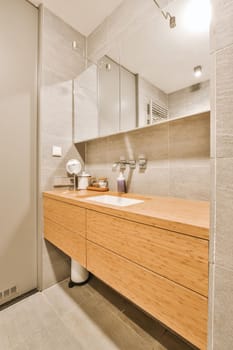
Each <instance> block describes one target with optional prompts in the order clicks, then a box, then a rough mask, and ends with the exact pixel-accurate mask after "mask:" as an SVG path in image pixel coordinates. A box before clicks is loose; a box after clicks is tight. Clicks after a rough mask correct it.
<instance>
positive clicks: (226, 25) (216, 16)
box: [210, 0, 233, 78]
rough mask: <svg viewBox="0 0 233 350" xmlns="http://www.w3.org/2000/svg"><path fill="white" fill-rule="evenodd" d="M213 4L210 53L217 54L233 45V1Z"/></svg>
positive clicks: (216, 0) (216, 1)
mask: <svg viewBox="0 0 233 350" xmlns="http://www.w3.org/2000/svg"><path fill="white" fill-rule="evenodd" d="M211 3H212V25H211V31H210V51H211V52H215V51H218V50H221V49H224V48H225V47H227V46H229V45H231V44H233V22H232V17H233V3H232V0H211ZM211 78H212V77H211Z"/></svg>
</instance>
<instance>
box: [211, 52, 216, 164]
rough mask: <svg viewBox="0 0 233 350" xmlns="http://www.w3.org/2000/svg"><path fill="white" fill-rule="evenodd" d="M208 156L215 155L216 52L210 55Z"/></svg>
mask: <svg viewBox="0 0 233 350" xmlns="http://www.w3.org/2000/svg"><path fill="white" fill-rule="evenodd" d="M210 76H211V79H210V109H211V118H210V157H211V158H214V157H215V156H216V54H215V53H212V54H211V55H210Z"/></svg>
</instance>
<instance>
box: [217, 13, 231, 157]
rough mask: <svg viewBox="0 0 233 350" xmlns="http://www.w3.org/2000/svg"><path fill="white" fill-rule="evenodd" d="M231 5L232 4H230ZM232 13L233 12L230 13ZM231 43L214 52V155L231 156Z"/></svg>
mask: <svg viewBox="0 0 233 350" xmlns="http://www.w3.org/2000/svg"><path fill="white" fill-rule="evenodd" d="M232 7H233V6H232ZM232 15H233V14H232ZM232 62H233V45H232V46H230V47H228V48H226V49H224V50H221V51H219V52H218V53H217V54H216V138H217V139H216V156H217V157H233V98H232V96H233V65H232Z"/></svg>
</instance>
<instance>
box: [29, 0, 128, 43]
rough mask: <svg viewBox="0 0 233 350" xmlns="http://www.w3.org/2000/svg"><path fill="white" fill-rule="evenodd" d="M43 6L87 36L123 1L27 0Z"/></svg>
mask: <svg viewBox="0 0 233 350" xmlns="http://www.w3.org/2000/svg"><path fill="white" fill-rule="evenodd" d="M29 1H30V2H32V3H33V4H34V5H36V6H38V5H39V4H41V3H42V4H44V6H46V7H47V8H48V9H49V10H51V11H52V12H53V13H54V14H55V15H57V16H58V17H60V18H62V19H63V20H64V21H65V22H67V23H69V24H70V25H71V26H72V27H73V28H75V29H76V30H78V31H79V32H80V33H82V34H84V35H85V36H88V35H89V34H90V33H91V32H92V31H93V30H94V29H95V28H97V27H98V25H99V24H100V23H101V22H103V20H104V19H105V18H106V17H107V16H108V15H110V14H111V13H112V12H113V11H114V10H115V9H116V8H117V7H118V6H119V5H120V3H121V2H122V1H123V0H29Z"/></svg>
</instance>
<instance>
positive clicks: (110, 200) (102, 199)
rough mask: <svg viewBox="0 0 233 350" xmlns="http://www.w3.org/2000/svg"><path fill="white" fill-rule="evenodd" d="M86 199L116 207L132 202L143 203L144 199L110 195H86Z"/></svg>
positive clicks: (125, 205) (131, 203)
mask: <svg viewBox="0 0 233 350" xmlns="http://www.w3.org/2000/svg"><path fill="white" fill-rule="evenodd" d="M86 200H88V201H92V202H97V203H102V204H110V205H116V206H118V207H127V206H129V205H133V204H139V203H144V201H142V200H139V199H133V198H124V197H117V196H110V195H109V196H108V195H103V196H93V197H88V198H86Z"/></svg>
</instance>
